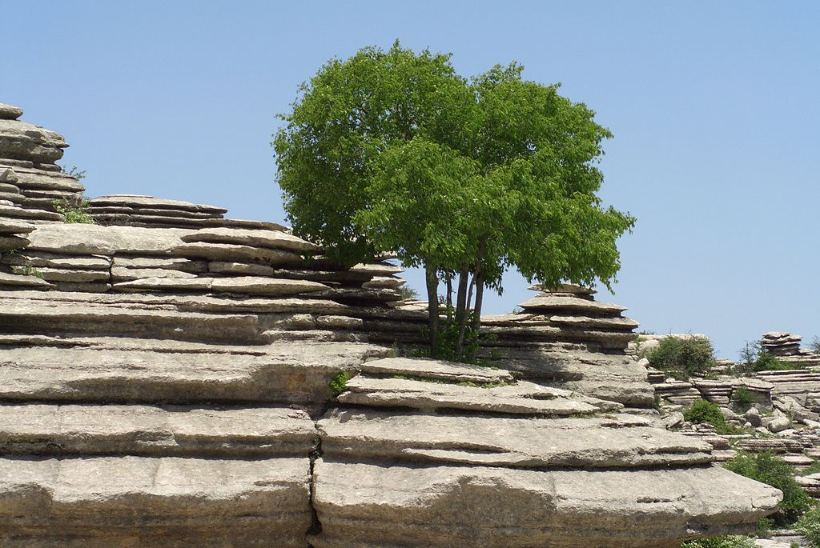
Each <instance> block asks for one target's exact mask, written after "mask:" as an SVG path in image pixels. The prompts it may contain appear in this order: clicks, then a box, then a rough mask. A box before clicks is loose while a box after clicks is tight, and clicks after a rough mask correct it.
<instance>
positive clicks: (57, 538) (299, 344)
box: [0, 109, 780, 546]
mask: <svg viewBox="0 0 820 548" xmlns="http://www.w3.org/2000/svg"><path fill="white" fill-rule="evenodd" d="M7 111H8V109H6V111H3V112H7ZM5 116H10V114H6V115H5ZM6 119H9V118H6ZM7 149H9V147H6V149H5V150H7ZM15 150H16V149H15ZM153 205H156V202H154V203H153ZM159 209H161V208H159ZM5 211H13V212H15V213H17V212H19V211H32V210H30V209H27V208H26V207H25V206H24V207H18V208H11V207H10V208H8V209H7V210H0V226H2V227H3V228H2V229H0V230H2V232H1V233H0V234H2V236H0V237H2V238H6V237H7V236H5V235H9V236H8V238H16V240H13V241H12V244H9V246H8V247H9V249H8V250H4V251H2V252H1V253H0V545H2V546H112V545H128V546H181V545H186V546H187V545H198V546H246V545H247V546H253V545H262V546H270V545H275V546H307V545H308V543H309V542H310V543H312V544H313V545H316V546H320V545H321V546H351V545H358V546H385V545H391V544H392V545H431V546H445V545H460V544H464V543H468V544H480V545H487V546H510V545H538V546H590V545H600V544H605V545H608V546H673V545H676V544H677V543H678V542H679V540H680V539H682V538H685V537H688V536H696V535H701V534H719V533H723V532H729V531H735V530H745V529H749V528H751V527H753V524H754V523H755V522H756V521H757V520H758V519H759V518H760V517H761V516H763V515H765V514H767V513H768V512H770V511H771V510H772V509H773V507H774V505H775V504H776V502H777V501H778V500H779V496H780V495H779V493H778V492H777V491H776V490H774V489H771V488H768V487H766V486H763V485H761V484H758V483H755V482H752V481H749V480H745V479H743V478H740V477H738V476H735V475H733V474H730V473H729V472H727V471H725V470H723V469H721V468H719V467H716V466H714V465H713V463H712V460H713V458H714V456H713V455H712V453H711V452H710V451H711V450H710V446H709V445H708V444H705V443H704V442H702V441H700V440H696V439H695V440H693V439H690V438H687V437H685V436H681V435H678V434H674V433H670V432H667V431H665V430H664V429H662V428H658V427H656V426H654V425H653V423H652V422H651V419H647V418H646V417H641V416H636V415H631V414H627V413H624V411H625V410H626V409H625V407H624V406H625V405H626V406H634V405H641V404H644V403H646V401H647V399H649V401H651V393H652V392H651V387H650V386H649V385H648V383H646V382H645V375H646V373H645V371H643V370H642V368H641V367H640V366H638V365H637V364H636V363H635V361H634V360H633V359H632V358H631V357H630V358H628V357H626V356H625V355H624V354H623V347H624V346H625V344H626V342H625V341H626V339H627V338H628V335H629V331H631V327H630V326H632V327H634V322H630V321H628V320H625V319H623V318H620V310H621V309H620V308H618V307H612V306H611V305H601V304H600V303H595V302H594V301H593V300H591V298H587V297H588V296H585V297H573V296H571V295H560V296H559V297H560V298H566V299H570V301H566V302H563V303H559V304H555V303H554V302H552V301H548V302H539V303H537V304H535V305H532V306H530V307H529V311H528V312H525V313H524V314H522V315H520V316H522V317H521V318H516V319H512V320H510V319H503V318H502V319H498V318H496V319H495V320H493V319H492V318H490V319H488V327H487V329H488V333H492V334H493V337H492V340H493V341H494V343H493V344H494V347H492V348H488V349H487V351H488V352H489V353H491V354H492V356H493V357H494V358H495V360H496V362H495V363H496V364H497V365H498V366H499V368H497V369H492V368H486V367H481V368H479V367H474V366H462V365H453V364H447V363H441V362H435V361H430V360H407V359H397V358H395V357H391V356H392V355H393V354H394V353H395V350H394V346H393V345H394V343H401V342H403V341H405V340H407V339H408V338H412V337H416V340H417V338H418V337H420V333H419V327H420V326H421V325H423V322H424V317H425V313H424V311H423V310H413V309H412V307H409V308H408V307H403V306H399V305H398V304H397V303H398V302H399V298H400V297H399V292H398V288H399V287H400V286H401V284H402V283H403V282H402V280H401V279H400V278H398V276H397V274H398V272H399V271H400V269H399V268H398V267H396V266H394V265H392V264H390V263H389V262H386V261H384V260H374V261H372V262H370V263H368V264H361V265H356V266H354V267H352V268H343V267H341V266H340V265H337V264H334V262H333V261H332V260H330V259H329V258H327V257H325V256H323V255H322V254H321V253H322V250H321V249H319V248H318V247H316V246H315V245H313V244H310V243H308V242H306V241H304V240H301V239H299V238H297V237H295V236H293V235H292V234H290V233H288V232H287V231H284V230H282V229H281V228H278V225H274V224H265V223H259V224H252V223H251V224H247V223H244V222H243V223H240V224H238V225H237V224H233V225H230V224H223V225H218V226H217V225H215V226H204V227H201V226H189V227H185V228H180V227H173V226H168V227H165V226H162V227H160V226H116V225H114V226H102V225H79V224H65V223H61V222H55V221H57V220H58V219H54V220H53V221H51V222H46V221H44V220H32V221H29V220H26V218H25V217H20V216H19V215H18V216H11V215H7V214H5ZM180 211H182V209H180ZM38 215H39V214H38ZM214 221H218V222H220V223H224V222H225V221H227V220H225V219H214ZM572 299H579V300H582V301H583V302H584V303H585V304H584V305H583V306H581V305H578V304H577V303H575V301H574V300H572ZM567 302H569V303H571V306H569V307H567ZM602 307H603V308H602ZM545 318H546V319H545ZM619 318H620V319H619ZM505 354H506V357H505ZM636 368H637V369H636ZM641 375H643V376H641ZM345 379H348V380H347V381H346V382H345ZM608 383H609V384H611V385H613V386H612V387H608V386H607V384H608ZM619 383H623V385H624V386H625V388H618V387H617V385H618V384H619ZM331 385H332V386H334V387H335V388H337V389H339V388H340V387H343V388H342V389H341V393H340V394H339V395H338V398H334V393H333V391H332V390H331Z"/></svg>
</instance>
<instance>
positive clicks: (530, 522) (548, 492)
mask: <svg viewBox="0 0 820 548" xmlns="http://www.w3.org/2000/svg"><path fill="white" fill-rule="evenodd" d="M313 481H314V486H315V487H314V498H313V501H314V506H315V508H316V510H317V512H318V515H319V521H320V522H321V523H322V532H321V533H320V534H318V535H316V536H313V537H311V539H310V540H311V543H312V545H313V546H316V547H321V548H324V547H327V548H330V547H337V546H358V547H373V548H375V547H381V546H437V547H446V546H489V547H494V548H502V547H508V546H544V547H561V548H568V547H573V548H588V547H590V546H606V547H614V548H658V547H661V548H673V547H674V548H677V547H678V546H680V543H681V541H682V540H683V539H685V538H687V537H689V536H691V535H692V534H698V533H700V534H707V535H710V536H711V535H720V534H725V533H730V532H735V531H737V530H738V529H740V530H741V531H745V530H753V529H754V523H755V522H756V521H757V520H758V519H760V518H762V517H764V516H765V515H766V514H768V513H771V512H772V511H773V509H774V507H775V505H776V504H777V502H778V501H779V500H780V498H781V495H780V492H779V491H778V490H777V489H774V488H772V487H769V486H767V485H763V484H761V483H757V482H755V481H752V480H750V479H747V478H744V477H741V476H738V475H735V474H733V473H731V472H729V471H728V470H724V469H722V468H720V467H716V466H710V467H701V468H690V469H670V470H632V471H627V470H624V471H580V470H579V471H548V472H544V471H535V470H513V469H504V468H489V467H450V466H434V467H429V468H418V467H412V468H410V467H407V468H405V467H402V466H395V465H393V466H380V465H371V464H351V463H341V462H328V461H327V459H325V460H323V459H319V460H318V461H317V462H316V465H315V467H314V480H313Z"/></svg>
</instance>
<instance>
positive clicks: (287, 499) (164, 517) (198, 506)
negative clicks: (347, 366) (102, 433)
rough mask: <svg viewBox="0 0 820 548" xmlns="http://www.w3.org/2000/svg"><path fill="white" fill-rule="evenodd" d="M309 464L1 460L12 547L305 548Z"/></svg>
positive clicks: (1, 538)
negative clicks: (268, 544)
mask: <svg viewBox="0 0 820 548" xmlns="http://www.w3.org/2000/svg"><path fill="white" fill-rule="evenodd" d="M309 469H310V462H309V460H308V458H307V457H303V458H278V459H263V460H214V459H207V460H206V459H187V458H175V457H166V458H148V457H133V456H129V457H96V458H67V459H62V460H58V459H45V460H40V459H31V458H1V459H0V500H2V501H3V504H2V505H0V544H2V545H4V546H31V545H36V546H44V545H48V546H66V545H70V546H89V545H91V546H124V545H128V546H159V545H163V546H183V545H185V541H186V539H187V542H188V543H190V541H191V539H197V542H196V544H197V545H198V546H201V545H205V546H228V545H233V546H250V545H257V544H258V543H259V539H271V538H275V539H276V545H277V546H304V545H305V536H304V535H305V531H306V530H307V528H308V527H309V526H310V523H311V509H310V504H309V500H310V494H309V489H308V473H309Z"/></svg>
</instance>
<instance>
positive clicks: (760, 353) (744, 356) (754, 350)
mask: <svg viewBox="0 0 820 548" xmlns="http://www.w3.org/2000/svg"><path fill="white" fill-rule="evenodd" d="M738 369H739V370H738V373H741V374H746V373H757V372H758V371H785V370H788V369H800V366H799V365H797V364H792V363H787V362H784V361H782V360H779V359H777V357H775V356H774V355H773V354H771V353H769V352H766V351H765V350H764V349H763V347H762V346H761V344H760V342H759V341H758V342H754V343H748V342H747V343H746V345H745V346H744V347H743V348H742V349H741V350H740V363H739V364H738Z"/></svg>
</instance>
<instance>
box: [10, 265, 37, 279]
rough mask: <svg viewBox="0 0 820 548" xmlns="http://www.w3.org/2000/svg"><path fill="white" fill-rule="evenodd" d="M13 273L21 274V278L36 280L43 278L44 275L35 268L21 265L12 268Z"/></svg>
mask: <svg viewBox="0 0 820 548" xmlns="http://www.w3.org/2000/svg"><path fill="white" fill-rule="evenodd" d="M11 271H12V272H14V273H15V274H19V275H21V276H34V277H35V278H40V279H42V278H43V273H42V272H40V271H39V270H37V269H36V268H34V267H33V266H31V265H29V264H26V265H19V266H12V267H11Z"/></svg>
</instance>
